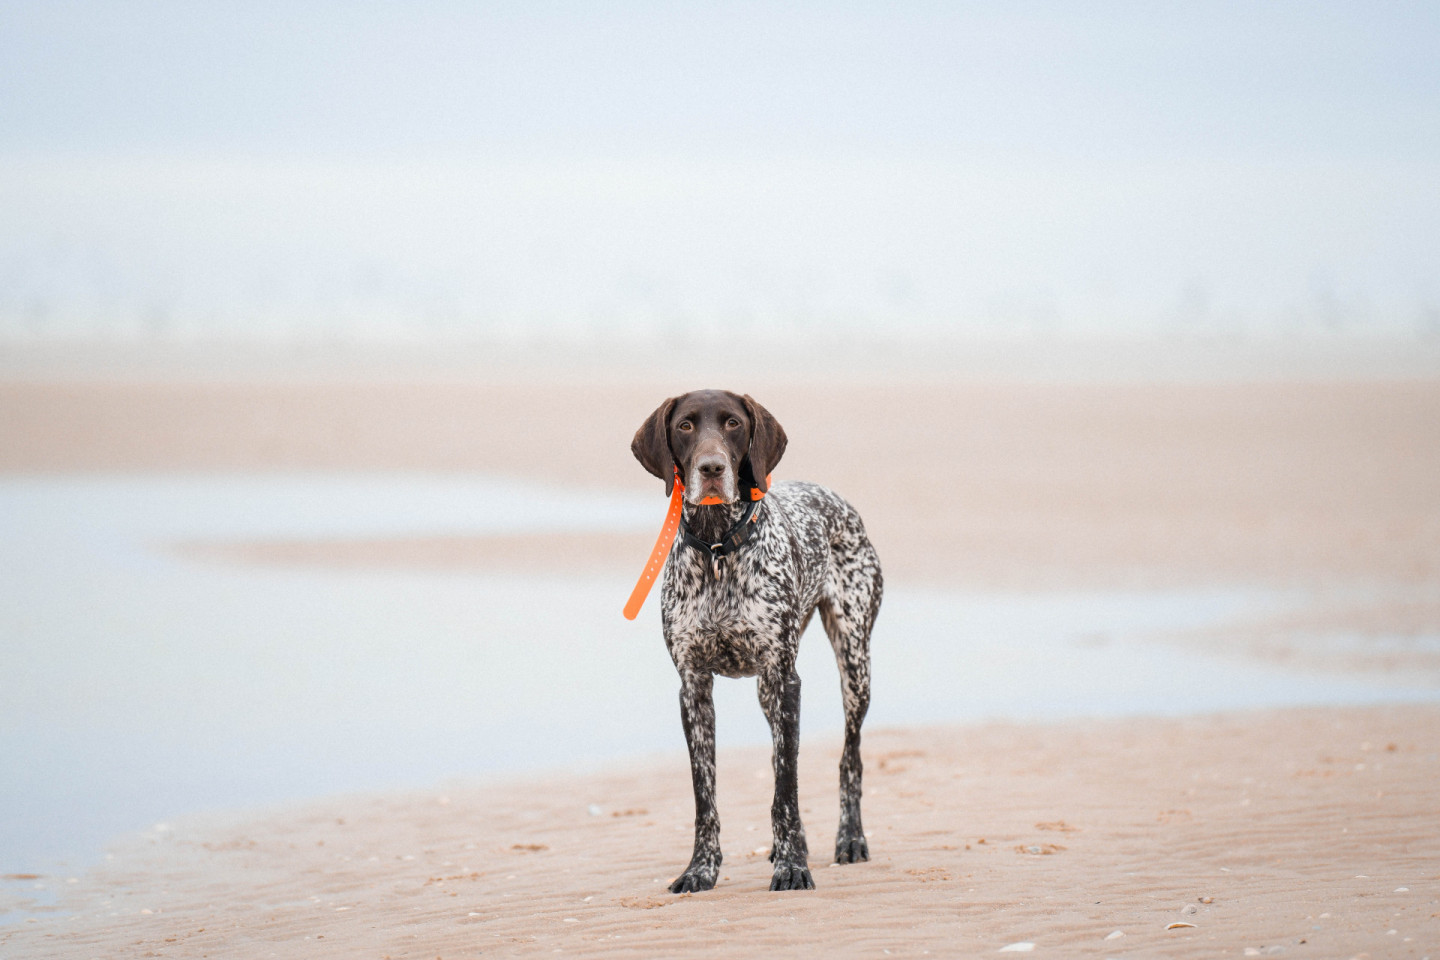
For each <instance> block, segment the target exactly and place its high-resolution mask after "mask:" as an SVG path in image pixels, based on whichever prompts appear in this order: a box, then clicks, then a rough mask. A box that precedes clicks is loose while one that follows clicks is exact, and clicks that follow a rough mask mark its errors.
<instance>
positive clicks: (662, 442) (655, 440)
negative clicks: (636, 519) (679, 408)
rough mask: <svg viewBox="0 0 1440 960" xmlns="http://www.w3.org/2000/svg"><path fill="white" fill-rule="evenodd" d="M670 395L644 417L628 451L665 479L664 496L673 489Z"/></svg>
mask: <svg viewBox="0 0 1440 960" xmlns="http://www.w3.org/2000/svg"><path fill="white" fill-rule="evenodd" d="M679 399H680V398H679V397H671V398H670V399H669V400H666V401H665V402H664V403H662V404H660V406H659V407H657V408H656V409H655V412H654V413H652V414H650V416H648V417H646V418H645V422H644V423H642V424H640V429H639V430H636V431H635V439H634V440H631V441H630V452H631V453H633V454H635V459H636V460H639V461H640V466H642V467H644V468H645V469H646V470H649V471H650V472H651V473H653V474H655V476H657V477H659V478H660V479H661V480H664V481H665V496H667V497H668V496H670V493H671V491H672V490H674V489H675V455H674V454H673V453H671V452H670V414H671V413H673V412H674V411H675V401H676V400H679Z"/></svg>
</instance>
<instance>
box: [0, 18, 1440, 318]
mask: <svg viewBox="0 0 1440 960" xmlns="http://www.w3.org/2000/svg"><path fill="white" fill-rule="evenodd" d="M1437 50H1440V5H1436V4H1421V3H1386V4H1375V3H1323V2H1307V3H1265V4H1253V3H1201V4H1185V5H1172V4H1153V3H1074V4H1037V3H975V4H963V5H962V4H940V3H935V4H883V5H882V4H870V5H865V4H837V3H826V4H811V5H794V4H783V5H777V4H760V3H757V4H726V5H714V6H702V5H698V4H681V3H676V4H618V3H603V4H602V3H595V4H544V3H516V4H488V5H477V4H460V3H456V4H437V3H398V2H397V3H373V2H369V3H367V2H346V3H339V2H319V3H295V2H290V3H247V4H233V5H218V4H195V3H183V2H176V3H55V2H43V3H39V2H37V3H14V2H0V173H3V174H4V177H3V180H0V337H4V336H20V337H28V336H37V335H45V334H46V332H47V331H52V332H53V331H61V330H65V331H70V332H72V333H78V334H82V335H83V334H86V333H94V332H104V331H108V330H119V331H129V332H137V331H138V332H146V331H148V333H149V334H156V333H160V334H164V335H192V334H193V335H198V334H200V333H203V332H204V331H205V330H207V329H232V328H233V329H239V328H240V327H244V328H246V329H256V330H258V329H265V330H268V331H270V332H271V333H274V334H276V335H281V336H304V335H307V334H308V333H310V332H314V331H316V330H321V329H322V328H323V330H324V331H326V332H328V333H329V334H331V335H333V334H334V333H336V332H337V331H346V330H351V329H354V330H369V331H372V332H374V331H382V332H383V331H393V330H398V329H407V330H408V329H412V328H414V329H422V328H423V330H425V331H429V332H430V333H434V332H435V331H437V330H439V331H447V332H451V333H455V332H461V333H463V332H465V331H472V332H473V331H474V330H479V329H492V330H505V331H510V332H512V333H513V332H516V331H522V332H523V331H524V330H526V329H530V328H537V329H539V328H563V329H579V330H584V331H589V332H590V333H594V334H596V335H603V334H605V332H606V331H619V332H621V333H623V334H625V335H646V334H647V333H653V332H654V331H655V330H658V329H661V328H666V329H670V330H672V332H673V330H674V329H675V328H677V327H678V328H682V329H683V328H685V327H687V326H688V325H694V324H704V323H709V322H716V321H724V320H726V318H737V319H738V322H740V323H742V324H749V325H752V326H753V327H755V328H757V329H771V328H774V329H788V328H789V327H790V326H794V325H796V324H799V325H802V326H803V325H806V324H810V325H814V324H820V325H833V326H835V327H836V328H837V329H839V328H843V329H846V330H867V329H868V330H873V329H876V328H877V326H879V325H885V324H890V325H898V326H899V327H905V328H909V329H920V330H949V329H955V328H965V329H980V330H990V329H996V330H999V329H1003V330H1012V329H1032V328H1033V329H1083V330H1109V329H1115V330H1124V331H1142V332H1143V331H1154V330H1157V329H1160V328H1166V327H1169V326H1173V325H1175V324H1181V325H1184V324H1190V325H1192V326H1199V327H1203V328H1210V327H1215V328H1224V329H1237V330H1270V329H1276V328H1285V329H1302V330H1308V329H1314V328H1325V329H1337V328H1338V329H1348V330H1359V329H1369V328H1385V329H1390V328H1395V329H1402V330H1409V331H1413V330H1429V329H1431V328H1432V327H1433V328H1434V329H1436V330H1440V286H1437V283H1436V280H1435V279H1433V278H1434V277H1435V276H1437V275H1440V272H1437V267H1440V56H1437V55H1436V51H1437ZM417 324H418V325H419V327H417V326H416V325H417ZM187 331H188V333H187ZM427 335H428V334H427Z"/></svg>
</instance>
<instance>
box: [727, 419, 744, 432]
mask: <svg viewBox="0 0 1440 960" xmlns="http://www.w3.org/2000/svg"><path fill="white" fill-rule="evenodd" d="M725 426H727V427H729V428H730V429H731V430H734V429H735V428H736V427H738V426H740V421H739V420H736V419H735V418H734V417H731V418H730V419H729V420H726V421H725Z"/></svg>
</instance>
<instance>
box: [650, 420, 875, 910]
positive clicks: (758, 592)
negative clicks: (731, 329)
mask: <svg viewBox="0 0 1440 960" xmlns="http://www.w3.org/2000/svg"><path fill="white" fill-rule="evenodd" d="M745 399H746V400H747V401H748V400H749V398H748V397H747V398H745ZM761 475H762V476H763V474H761ZM684 509H685V520H686V523H687V524H688V525H689V526H690V528H691V529H692V530H693V531H694V532H695V533H696V534H697V535H698V536H700V537H701V538H702V539H711V540H718V539H719V538H720V537H721V536H722V535H723V534H724V533H725V531H726V530H727V528H729V527H730V525H731V524H732V523H733V522H734V520H735V519H736V518H738V517H739V516H740V512H741V510H742V509H743V507H742V505H741V504H739V503H729V504H719V505H713V506H700V505H693V504H690V503H687V504H686V505H685V508H684ZM755 522H756V524H757V525H758V526H757V529H756V530H755V532H754V533H753V534H752V536H751V538H750V540H749V541H748V542H747V543H746V544H745V546H744V547H742V548H741V549H740V550H738V551H737V552H735V553H733V554H731V555H729V556H727V557H725V558H723V559H722V560H720V561H719V562H718V564H717V563H715V562H713V561H712V559H711V558H710V557H708V556H706V555H704V554H702V553H701V552H700V551H699V550H696V549H694V548H693V547H690V546H687V545H686V544H685V543H684V541H683V540H676V542H675V546H674V547H673V548H672V550H671V552H670V556H669V559H668V561H667V562H666V566H665V574H664V584H663V587H662V590H661V617H662V622H663V624H664V629H665V645H666V647H667V648H668V649H669V651H670V657H671V659H672V660H673V661H674V662H675V668H676V670H678V671H679V673H680V682H681V685H680V711H681V720H682V722H683V724H684V727H685V738H686V741H687V743H688V745H689V749H690V767H691V776H692V779H693V781H694V788H695V848H694V854H693V856H692V858H691V861H690V864H689V866H688V867H687V868H686V869H685V872H684V873H683V874H681V876H680V877H679V878H677V879H676V880H675V882H674V883H673V884H672V885H671V888H670V889H671V890H672V891H674V892H676V893H680V892H688V891H694V890H707V889H709V888H711V887H713V886H714V885H715V881H716V878H717V875H718V873H719V869H720V862H721V854H720V820H719V817H718V815H717V813H716V809H715V708H714V702H713V699H712V696H711V688H712V683H713V676H714V675H715V674H719V675H721V676H726V677H750V676H754V677H756V678H757V684H758V690H759V698H760V706H761V708H762V709H763V710H764V712H765V717H766V719H767V720H768V721H769V724H770V730H771V736H772V739H773V742H774V770H775V800H774V804H773V805H772V807H771V824H772V828H773V831H774V845H773V847H772V849H771V854H770V859H771V860H772V861H773V862H774V865H775V869H774V875H773V877H772V880H771V885H770V889H772V890H794V889H810V888H812V887H813V886H814V880H813V878H812V877H811V874H810V869H809V863H808V849H807V846H806V842H805V830H804V827H803V826H802V824H801V822H800V808H799V799H798V794H797V780H796V760H797V756H798V734H799V721H800V677H799V675H798V674H797V673H796V671H795V658H796V654H797V653H798V650H799V643H800V635H801V634H802V633H804V631H805V627H806V625H807V624H808V623H809V621H810V618H811V616H812V615H813V614H814V612H815V611H816V610H819V611H820V617H821V621H822V622H823V624H824V626H825V631H826V633H827V634H828V636H829V638H830V644H831V646H832V648H833V649H834V652H835V659H836V662H837V664H838V665H839V668H840V677H841V685H842V690H843V693H844V704H845V746H844V751H843V753H842V755H841V759H840V829H839V833H838V835H837V837H836V841H835V859H836V861H838V862H840V863H850V862H855V861H860V860H868V859H869V847H868V845H867V843H866V840H865V831H864V827H863V826H862V824H861V820H860V780H861V769H862V767H861V762H860V725H861V723H862V722H863V720H864V719H865V711H866V709H867V708H868V706H869V703H870V630H871V627H872V626H873V625H874V623H875V617H876V614H877V613H878V612H879V609H880V596H881V591H882V578H881V574H880V563H879V559H878V558H877V557H876V554H875V549H874V547H872V546H871V544H870V541H869V539H868V538H867V537H866V535H865V527H864V525H863V524H862V523H861V521H860V516H859V514H858V513H856V511H855V509H854V508H853V507H852V506H850V504H848V503H846V502H845V501H844V500H843V499H841V498H840V497H839V496H838V495H836V494H835V493H833V492H831V491H830V490H827V489H826V488H824V487H821V486H818V485H816V484H813V483H798V482H782V483H777V484H774V485H772V486H771V487H770V490H769V493H768V495H767V496H765V497H764V499H763V500H761V501H760V505H759V510H758V512H757V515H756V518H755ZM717 570H718V575H717Z"/></svg>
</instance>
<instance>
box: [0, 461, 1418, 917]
mask: <svg viewBox="0 0 1440 960" xmlns="http://www.w3.org/2000/svg"><path fill="white" fill-rule="evenodd" d="M662 507H663V504H662V505H659V506H657V503H656V502H655V500H654V499H653V498H649V497H629V496H623V495H592V496H587V497H586V498H584V499H583V501H580V500H577V498H575V497H574V496H573V495H572V494H570V493H568V492H566V491H560V490H547V489H541V488H536V487H535V486H533V485H522V484H519V483H507V482H502V481H497V480H494V479H489V478H479V477H448V478H444V477H430V476H416V475H383V474H367V475H348V474H347V475H310V474H306V475H281V476H276V475H266V476H211V477H194V476H144V477H132V476H117V477H85V478H78V479H77V478H56V479H25V480H5V481H0V637H3V638H4V641H3V645H0V770H4V771H5V776H4V778H3V782H0V874H42V875H43V877H44V878H43V879H41V880H31V881H23V882H21V881H16V882H14V883H10V884H8V885H7V889H6V890H5V891H4V893H5V894H6V899H7V900H8V901H9V902H10V903H11V904H16V903H20V902H21V900H22V899H23V898H22V897H21V891H18V890H10V889H8V888H9V887H13V886H16V884H20V885H22V886H23V884H24V883H29V884H31V886H30V887H28V888H26V891H25V893H24V896H25V897H29V898H30V899H31V900H32V901H33V899H34V896H35V895H36V894H40V893H42V891H41V890H37V889H35V888H34V887H33V884H34V883H36V882H40V883H43V884H47V885H49V884H53V883H54V882H63V878H64V877H67V876H69V875H73V874H74V873H76V872H77V871H81V870H83V869H84V867H85V865H86V864H88V863H91V862H94V861H95V860H96V859H98V858H99V856H100V855H101V853H102V851H103V847H104V843H105V841H106V840H107V839H108V838H110V837H112V836H114V835H116V834H118V833H121V832H125V831H131V830H136V829H139V828H143V827H146V826H149V825H151V824H153V823H155V822H156V821H158V820H164V819H167V818H169V817H173V816H175V815H177V814H180V813H184V812H187V811H193V810H199V809H205V808H236V807H247V806H253V805H259V804H266V803H273V802H281V801H286V800H291V799H298V798H303V797H309V796H315V795H320V794H327V793H339V792H346V791H356V790H369V789H379V788H387V787H402V786H423V785H427V784H432V783H435V782H436V781H439V780H443V779H445V778H450V777H457V776H469V775H474V774H480V773H484V772H487V771H497V770H506V771H509V770H521V769H527V768H537V767H552V766H575V767H585V766H594V765H598V764H600V763H603V762H605V761H606V760H609V759H612V758H615V757H618V756H623V755H635V754H641V753H646V752H651V751H663V750H683V739H682V737H681V733H680V724H679V719H678V714H677V707H676V703H675V691H676V681H675V676H674V669H673V667H672V666H671V664H670V662H669V659H668V657H667V656H666V653H665V650H664V646H663V644H662V642H661V639H660V625H659V615H658V612H657V609H656V608H657V604H656V602H655V599H654V598H652V600H651V602H650V603H649V604H648V605H647V607H646V609H645V611H644V612H643V613H642V614H641V617H640V619H639V620H638V621H637V622H635V623H630V622H627V621H625V620H623V619H622V618H621V616H620V607H621V605H622V604H623V602H624V599H625V597H626V595H627V594H628V591H629V587H630V585H631V583H632V578H633V575H634V574H635V573H636V572H637V571H638V565H639V564H640V563H641V562H643V559H644V558H643V557H638V556H637V557H636V558H635V569H634V570H632V569H629V568H627V569H624V570H617V571H616V572H615V573H614V574H613V575H607V576H605V577H598V578H594V577H592V578H572V579H569V580H561V579H550V580H544V579H535V578H525V577H502V576H495V575H490V574H479V573H473V572H468V573H467V572H456V571H439V572H436V571H431V570H423V571H422V570H404V569H395V570H386V569H374V568H366V569H359V570H328V569H323V568H309V567H298V568H296V567H287V568H279V567H263V566H246V565H243V564H238V563H224V562H214V561H209V562H207V561H200V560H195V559H191V558H186V557H184V556H179V555H176V554H175V553H174V552H173V551H169V550H167V549H165V548H164V546H165V545H166V544H169V543H173V542H176V541H181V540H187V541H226V540H237V541H239V540H255V539H263V538H267V537H275V538H287V539H299V538H305V537H317V538H322V537H383V536H413V535H471V534H487V533H513V532H527V531H535V532H544V531H558V530H580V531H596V530H622V531H623V530H641V531H645V532H649V531H651V530H653V529H654V527H655V526H656V525H657V524H658V521H659V518H660V513H661V508H662ZM1297 602H1298V599H1297V597H1295V596H1290V595H1285V594H1278V593H1273V592H1266V591H1237V590H1211V591H1205V590H1193V591H1172V592H1077V593H1026V594H1019V593H1015V594H995V593H975V592H958V591H926V590H912V589H906V587H905V586H904V585H903V584H893V585H892V586H891V588H890V590H889V592H888V593H887V595H886V600H885V607H884V609H883V611H882V613H881V618H880V623H879V625H878V627H877V630H876V634H875V638H874V651H873V655H874V678H875V679H874V695H873V706H872V708H871V713H870V717H869V720H868V721H867V723H868V724H870V725H874V726H882V725H900V724H917V723H939V722H961V721H971V720H979V719H986V718H1016V719H1030V718H1034V719H1053V718H1064V717H1075V716H1115V715H1129V714H1136V715H1139V714H1175V713H1196V712H1205V711H1213V710H1223V709H1234V708H1257V707H1282V706H1292V705H1312V704H1359V703H1376V702H1381V701H1387V700H1417V699H1425V700H1434V699H1437V698H1440V692H1437V690H1436V689H1434V688H1433V687H1432V686H1424V685H1415V684H1413V683H1412V685H1407V683H1411V681H1407V680H1404V679H1401V680H1397V679H1395V678H1394V677H1393V676H1385V675H1359V674H1345V673H1318V672H1317V673H1312V672H1306V671H1302V670H1298V669H1295V668H1294V667H1286V666H1285V665H1282V664H1275V663H1267V662H1264V661H1260V660H1246V659H1243V658H1235V657H1222V656H1214V655H1210V654H1207V653H1206V651H1205V649H1204V648H1203V646H1198V645H1191V646H1186V645H1184V644H1175V643H1160V642H1154V640H1153V638H1154V637H1155V636H1158V635H1162V634H1163V635H1170V634H1177V633H1185V632H1187V631H1203V630H1206V629H1210V628H1215V627H1218V626H1221V625H1224V624H1226V623H1229V622H1232V621H1236V620H1238V619H1244V618H1247V617H1250V618H1254V617H1264V616H1267V615H1271V614H1274V613H1276V612H1279V611H1283V610H1285V609H1288V608H1290V607H1293V606H1294V605H1295V604H1296V603H1297ZM800 671H801V676H802V679H803V684H804V694H803V702H804V714H803V720H802V725H803V727H804V728H805V730H806V733H807V735H808V736H810V737H814V736H815V735H817V734H819V735H822V736H823V735H824V734H826V733H830V732H835V731H838V730H839V729H840V719H841V710H840V697H839V687H838V680H837V676H836V671H835V666H834V662H833V660H832V658H831V655H830V651H829V648H828V646H827V644H826V642H825V638H824V635H823V633H822V632H821V631H820V630H819V627H818V625H817V626H816V627H815V628H814V629H812V632H811V633H810V634H809V635H808V636H807V637H806V639H805V641H804V643H803V644H802V655H801V663H800ZM717 700H718V703H717V712H718V714H719V739H720V743H721V745H722V746H726V745H733V744H742V743H747V744H748V743H766V742H768V739H769V736H768V732H767V730H766V728H765V725H764V721H763V719H762V718H761V716H760V711H759V708H758V706H757V704H756V702H755V699H754V682H753V681H727V680H719V681H717ZM56 877H60V878H62V879H61V880H59V881H56V880H55V878H56ZM12 893H13V894H15V896H10V894H12ZM33 908H34V906H33V905H32V907H30V908H22V907H15V908H13V909H12V912H11V914H10V915H11V917H12V918H13V917H14V916H17V915H19V913H17V912H16V911H20V912H23V910H24V909H33Z"/></svg>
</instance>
